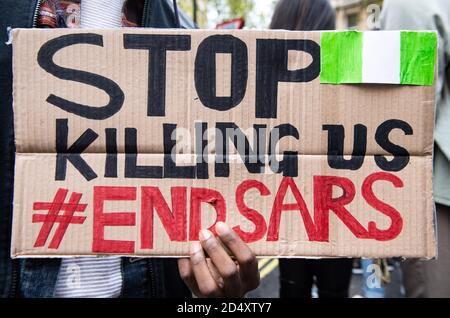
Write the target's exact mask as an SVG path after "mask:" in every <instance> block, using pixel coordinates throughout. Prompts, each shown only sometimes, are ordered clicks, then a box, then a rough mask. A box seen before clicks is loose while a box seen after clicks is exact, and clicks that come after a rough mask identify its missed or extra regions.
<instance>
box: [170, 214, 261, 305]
mask: <svg viewBox="0 0 450 318" xmlns="http://www.w3.org/2000/svg"><path fill="white" fill-rule="evenodd" d="M215 229H216V232H217V234H218V238H215V237H214V235H212V233H211V232H210V231H208V230H202V231H201V232H200V242H192V245H191V255H190V258H183V259H180V260H178V268H179V271H180V275H181V277H182V278H183V280H184V282H185V283H186V285H188V287H189V288H190V289H191V291H192V292H193V293H194V294H195V295H196V296H198V297H243V296H245V294H246V293H247V292H249V291H251V290H253V289H255V288H257V287H258V285H259V271H258V262H257V260H256V257H255V254H254V253H253V252H252V250H251V249H250V248H249V247H248V245H247V244H245V243H244V242H243V241H242V240H241V239H240V237H239V236H238V235H237V234H236V233H235V232H234V231H233V230H232V229H231V228H230V227H229V226H228V225H226V224H225V223H222V222H219V223H217V224H216V227H215ZM219 240H220V242H219ZM221 243H222V244H223V245H225V246H226V247H227V248H228V250H229V251H230V252H231V254H232V255H233V257H234V258H235V260H233V259H232V257H231V256H230V255H229V254H228V253H227V251H226V250H225V249H224V247H223V246H222V244H221ZM205 253H206V254H207V255H208V256H209V258H207V257H206V256H205Z"/></svg>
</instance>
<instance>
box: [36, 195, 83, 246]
mask: <svg viewBox="0 0 450 318" xmlns="http://www.w3.org/2000/svg"><path fill="white" fill-rule="evenodd" d="M68 192H69V191H68V190H67V189H58V191H57V192H56V195H55V197H54V199H53V201H52V202H34V204H33V211H48V212H47V214H33V220H32V222H33V223H43V224H42V227H41V230H40V231H39V235H38V237H37V239H36V242H35V243H34V247H43V246H45V244H46V242H47V239H48V237H49V235H50V232H51V231H52V229H53V226H54V225H55V223H58V227H57V228H56V230H55V234H54V235H53V238H52V240H51V242H50V244H49V246H48V248H51V249H58V247H59V244H60V243H61V241H62V239H63V237H64V234H66V231H67V228H68V227H69V224H83V223H84V221H85V220H86V217H85V216H74V214H75V212H84V210H86V207H87V204H80V203H79V202H80V199H81V196H82V194H81V193H77V192H73V193H72V194H71V196H70V199H69V202H68V203H64V202H65V201H66V197H67V193H68ZM61 211H62V212H63V214H61V215H60V212H61Z"/></svg>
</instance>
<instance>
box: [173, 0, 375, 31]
mask: <svg viewBox="0 0 450 318" xmlns="http://www.w3.org/2000/svg"><path fill="white" fill-rule="evenodd" d="M330 2H331V4H332V5H333V6H334V7H335V9H336V26H337V29H338V30H344V29H358V30H368V29H373V28H376V25H375V24H376V19H377V17H378V15H379V13H380V11H379V10H380V9H381V6H382V4H383V0H331V1H330ZM178 3H179V6H180V7H181V8H182V9H183V10H184V12H186V13H187V14H188V15H189V17H191V18H192V20H194V21H195V22H196V23H197V25H198V26H199V27H200V28H208V29H214V28H216V27H219V28H221V27H227V28H239V26H241V25H240V24H239V21H244V23H245V24H244V26H243V28H247V29H249V28H258V29H266V28H268V26H269V24H270V19H271V17H272V13H273V10H274V8H275V5H276V3H277V1H276V0H179V1H178ZM228 21H229V22H230V23H229V24H227V23H226V22H228ZM236 21H237V22H236ZM233 22H235V23H233Z"/></svg>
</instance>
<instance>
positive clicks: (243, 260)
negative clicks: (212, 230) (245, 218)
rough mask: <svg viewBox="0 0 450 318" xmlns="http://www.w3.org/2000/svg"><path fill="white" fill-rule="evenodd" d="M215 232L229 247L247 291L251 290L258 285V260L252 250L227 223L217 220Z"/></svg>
mask: <svg viewBox="0 0 450 318" xmlns="http://www.w3.org/2000/svg"><path fill="white" fill-rule="evenodd" d="M216 232H217V234H218V235H219V238H220V240H221V241H222V242H223V243H224V244H225V246H226V247H227V248H229V249H230V251H231V253H232V254H233V255H234V256H235V257H236V261H237V262H238V263H239V271H240V274H241V279H242V281H243V283H244V284H245V286H246V289H247V291H249V290H253V289H255V288H257V287H258V285H259V271H258V262H257V260H256V257H255V254H254V253H253V251H252V250H251V249H250V247H248V245H247V244H245V243H244V242H243V241H242V240H241V238H240V237H239V235H237V234H236V232H234V231H233V230H232V229H231V228H230V227H229V226H228V225H227V224H225V223H223V222H218V223H217V224H216Z"/></svg>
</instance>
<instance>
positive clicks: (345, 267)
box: [270, 0, 353, 298]
mask: <svg viewBox="0 0 450 318" xmlns="http://www.w3.org/2000/svg"><path fill="white" fill-rule="evenodd" d="M335 25H336V14H335V11H334V9H333V8H332V7H331V5H330V3H329V2H328V0H280V1H279V2H278V4H277V5H276V7H275V12H274V14H273V17H272V22H271V23H270V28H271V29H283V30H298V31H314V30H334V29H335ZM352 267H353V260H352V259H346V258H342V259H289V260H288V259H280V297H282V298H284V297H300V298H311V294H312V287H313V285H314V284H315V285H316V286H317V289H318V296H319V297H320V298H346V297H348V291H349V286H350V279H351V275H352Z"/></svg>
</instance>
